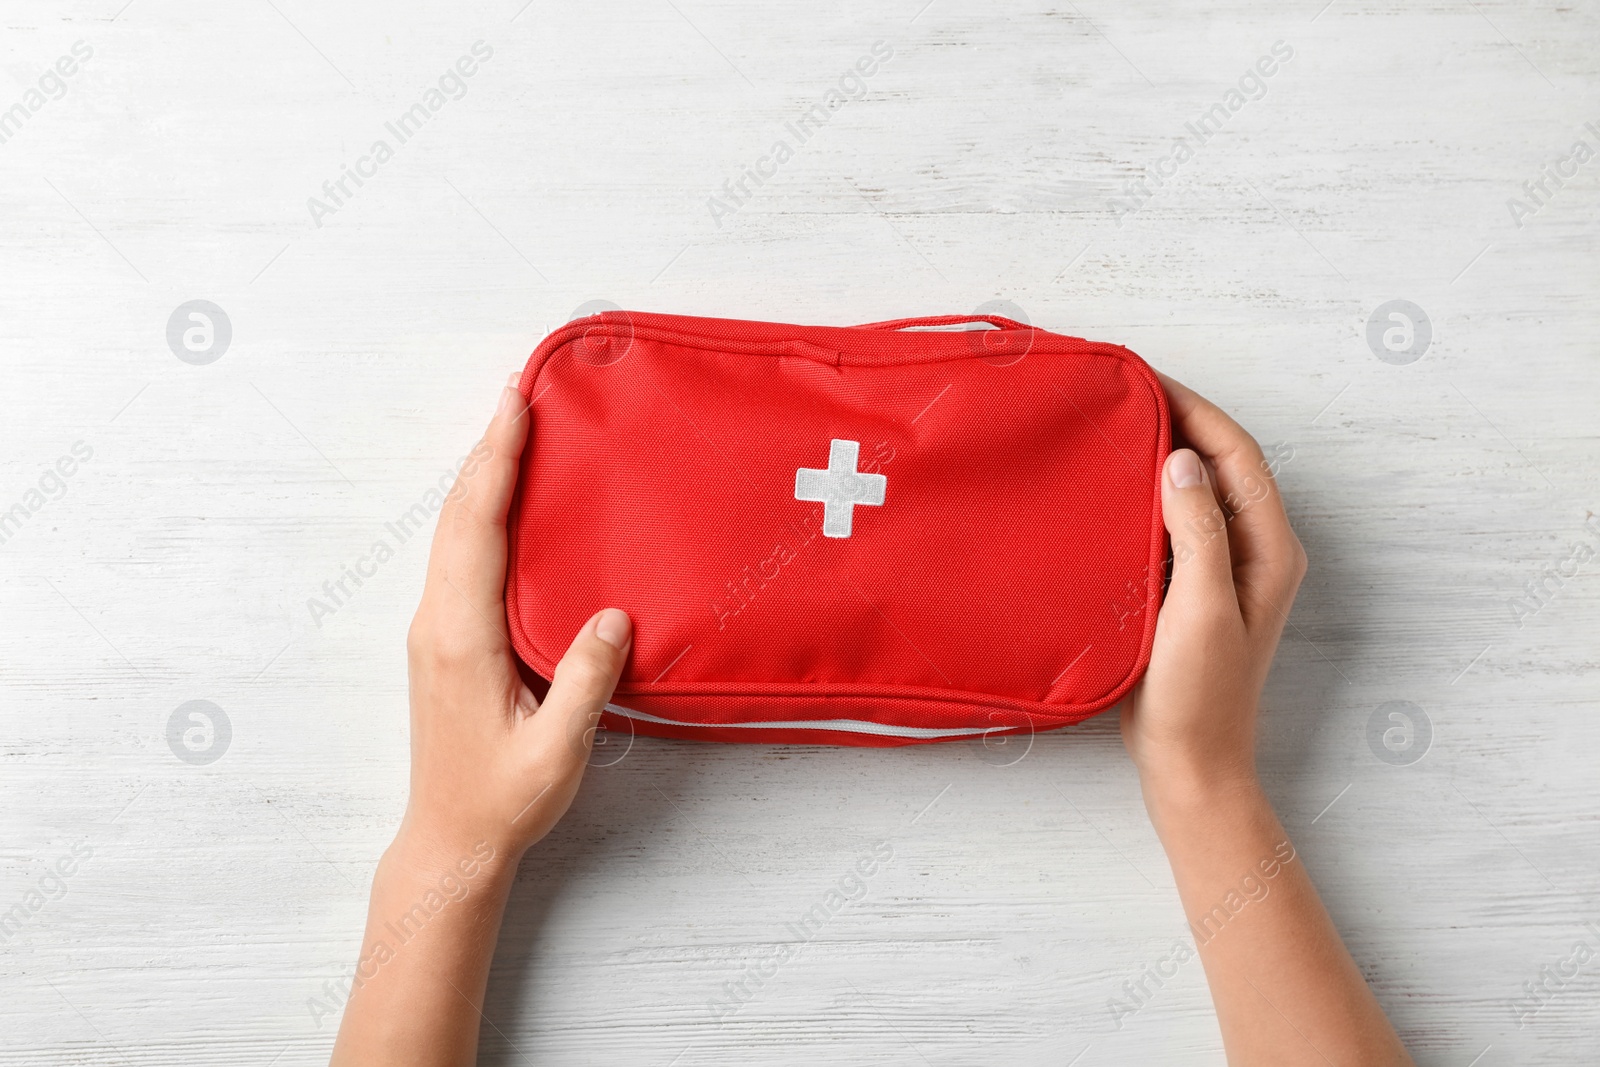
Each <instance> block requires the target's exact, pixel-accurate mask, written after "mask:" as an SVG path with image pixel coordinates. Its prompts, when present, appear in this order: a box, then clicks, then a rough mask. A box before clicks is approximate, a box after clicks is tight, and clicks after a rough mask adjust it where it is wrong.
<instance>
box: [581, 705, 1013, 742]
mask: <svg viewBox="0 0 1600 1067" xmlns="http://www.w3.org/2000/svg"><path fill="white" fill-rule="evenodd" d="M606 710H607V711H611V712H615V713H616V714H618V715H623V716H626V717H628V718H630V719H639V720H641V721H643V722H659V723H661V724H663V725H665V726H700V727H704V728H707V729H712V730H834V731H837V732H839V733H846V734H877V735H879V736H882V737H971V736H973V735H975V734H986V733H989V732H990V728H989V727H983V726H962V727H957V728H955V729H952V730H940V729H937V728H935V727H931V726H886V725H884V724H883V723H876V722H866V721H865V720H863V719H796V720H793V721H790V722H679V721H677V720H676V719H663V718H661V717H660V716H657V715H651V714H650V713H649V712H645V711H634V710H633V709H632V708H624V707H621V706H619V705H617V704H607V705H606Z"/></svg>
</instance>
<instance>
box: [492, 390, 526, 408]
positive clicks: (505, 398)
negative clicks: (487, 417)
mask: <svg viewBox="0 0 1600 1067" xmlns="http://www.w3.org/2000/svg"><path fill="white" fill-rule="evenodd" d="M521 396H522V394H521V393H519V392H517V391H516V390H515V389H513V388H511V387H510V386H509V385H508V386H506V387H505V388H504V389H502V390H500V406H499V408H497V409H496V413H497V414H500V415H504V414H505V413H506V412H508V411H510V410H511V404H512V401H514V400H517V399H518V398H519V397H521Z"/></svg>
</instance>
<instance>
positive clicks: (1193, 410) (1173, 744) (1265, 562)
mask: <svg viewBox="0 0 1600 1067" xmlns="http://www.w3.org/2000/svg"><path fill="white" fill-rule="evenodd" d="M1161 381H1162V384H1163V385H1164V386H1165V387H1166V390H1167V398H1168V401H1169V402H1170V404H1171V407H1172V418H1173V425H1174V428H1175V430H1176V431H1177V434H1176V436H1177V437H1178V438H1179V439H1180V441H1181V443H1185V444H1187V445H1189V446H1190V447H1188V448H1179V449H1176V450H1175V451H1174V452H1173V453H1172V454H1171V455H1170V456H1169V457H1168V458H1167V465H1166V469H1165V471H1164V472H1163V474H1162V478H1161V511H1162V515H1163V517H1164V519H1165V521H1166V524H1167V532H1168V533H1169V534H1170V535H1171V537H1172V557H1173V560H1172V583H1171V585H1170V586H1169V587H1168V589H1167V597H1166V602H1165V603H1164V604H1162V606H1161V615H1160V617H1159V618H1158V619H1157V621H1156V635H1155V646H1154V648H1153V649H1152V651H1151V654H1150V668H1149V670H1147V671H1146V672H1145V676H1144V679H1143V680H1142V681H1141V682H1140V683H1139V685H1138V687H1137V688H1136V689H1135V690H1134V692H1133V698H1132V699H1131V700H1130V701H1129V702H1128V704H1127V705H1126V706H1125V707H1124V710H1123V712H1122V740H1123V743H1124V744H1125V745H1126V746H1127V749H1128V754H1129V756H1131V757H1132V758H1133V762H1134V765H1135V766H1136V767H1138V768H1139V775H1140V778H1141V779H1142V780H1143V781H1144V782H1145V785H1146V789H1147V790H1148V789H1150V788H1152V787H1158V788H1173V789H1191V788H1195V789H1198V788H1213V787H1218V786H1224V787H1225V786H1228V785H1238V786H1248V785H1251V784H1253V783H1254V781H1255V726H1256V710H1257V703H1258V701H1259V700H1260V697H1261V688H1262V686H1263V685H1264V684H1265V682H1266V678H1267V670H1268V669H1269V668H1270V667H1271V666H1272V656H1273V653H1274V652H1276V651H1277V648H1278V637H1279V635H1280V634H1281V633H1282V632H1283V626H1284V623H1285V622H1287V621H1288V618H1289V608H1290V606H1291V605H1292V604H1293V603H1294V596H1295V592H1296V590H1298V589H1299V588H1300V579H1301V578H1302V577H1304V576H1305V572H1306V554H1305V550H1304V549H1302V548H1301V547H1300V540H1299V538H1297V537H1296V536H1295V534H1294V530H1292V529H1291V528H1290V526H1289V518H1288V516H1287V515H1286V514H1285V513H1284V509H1283V500H1282V498H1281V497H1279V495H1278V487H1277V483H1276V482H1275V481H1274V479H1273V476H1272V471H1271V470H1270V468H1269V465H1268V463H1267V461H1266V458H1265V456H1263V455H1262V452H1261V446H1260V445H1258V444H1256V442H1255V439H1254V438H1253V437H1251V436H1250V435H1249V434H1248V433H1246V432H1245V431H1244V430H1243V429H1242V428H1241V427H1240V426H1239V424H1238V423H1236V422H1234V421H1233V420H1232V419H1230V418H1229V417H1228V416H1227V415H1226V414H1225V413H1224V412H1223V411H1222V410H1221V409H1220V408H1218V407H1217V406H1216V405H1214V404H1212V403H1211V402H1209V401H1208V400H1206V399H1205V398H1204V397H1202V396H1200V395H1199V394H1198V393H1196V392H1194V391H1193V390H1191V389H1188V388H1186V387H1185V386H1183V385H1181V384H1179V383H1178V382H1175V381H1173V380H1172V379H1171V378H1168V377H1166V376H1165V375H1162V376H1161ZM1197 453H1198V454H1197Z"/></svg>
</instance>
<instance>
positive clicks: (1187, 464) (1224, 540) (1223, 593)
mask: <svg viewBox="0 0 1600 1067" xmlns="http://www.w3.org/2000/svg"><path fill="white" fill-rule="evenodd" d="M1161 518H1162V521H1164V522H1165V523H1166V525H1167V533H1168V534H1169V535H1170V536H1171V538H1172V585H1171V587H1170V588H1169V589H1168V591H1167V602H1168V604H1169V605H1173V606H1179V607H1182V608H1184V609H1189V608H1195V609H1202V610H1205V611H1207V612H1210V611H1228V612H1232V613H1237V611H1238V601H1237V599H1236V595H1235V592H1234V586H1233V561H1232V559H1231V558H1230V555H1229V552H1228V522H1227V519H1226V518H1225V517H1224V516H1223V513H1222V509H1221V508H1220V507H1218V506H1217V500H1216V497H1215V496H1213V495H1212V491H1211V480H1210V478H1209V476H1208V475H1207V474H1206V469H1205V465H1204V464H1202V463H1201V462H1200V457H1199V456H1197V455H1196V454H1195V453H1194V452H1192V451H1190V450H1189V449H1187V448H1180V449H1178V450H1177V451H1175V452H1173V453H1172V454H1171V455H1170V456H1168V457H1167V463H1166V467H1165V468H1164V469H1163V470H1162V472H1161Z"/></svg>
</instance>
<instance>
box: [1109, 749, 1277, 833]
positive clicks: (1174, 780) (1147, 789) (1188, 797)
mask: <svg viewBox="0 0 1600 1067" xmlns="http://www.w3.org/2000/svg"><path fill="white" fill-rule="evenodd" d="M1139 788H1140V791H1141V792H1142V793H1143V795H1144V805H1145V810H1146V811H1147V812H1149V814H1150V820H1151V822H1152V823H1154V824H1155V827H1156V831H1157V832H1158V833H1160V832H1161V831H1162V829H1163V827H1165V826H1171V825H1175V824H1181V823H1187V822H1191V821H1193V820H1195V819H1201V820H1213V819H1215V818H1217V817H1219V816H1223V815H1225V814H1233V813H1239V812H1241V811H1248V810H1251V809H1255V808H1264V809H1266V810H1268V811H1270V810H1271V803H1270V802H1269V801H1268V800H1267V795H1266V792H1265V791H1264V790H1263V789H1262V788H1261V781H1260V779H1259V778H1257V777H1256V771H1255V767H1254V765H1253V764H1252V765H1247V766H1238V765H1228V764H1225V765H1217V764H1206V765H1194V764H1185V763H1181V762H1176V761H1174V762H1169V763H1165V764H1162V765H1160V766H1156V767H1151V768H1141V769H1140V772H1139Z"/></svg>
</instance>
